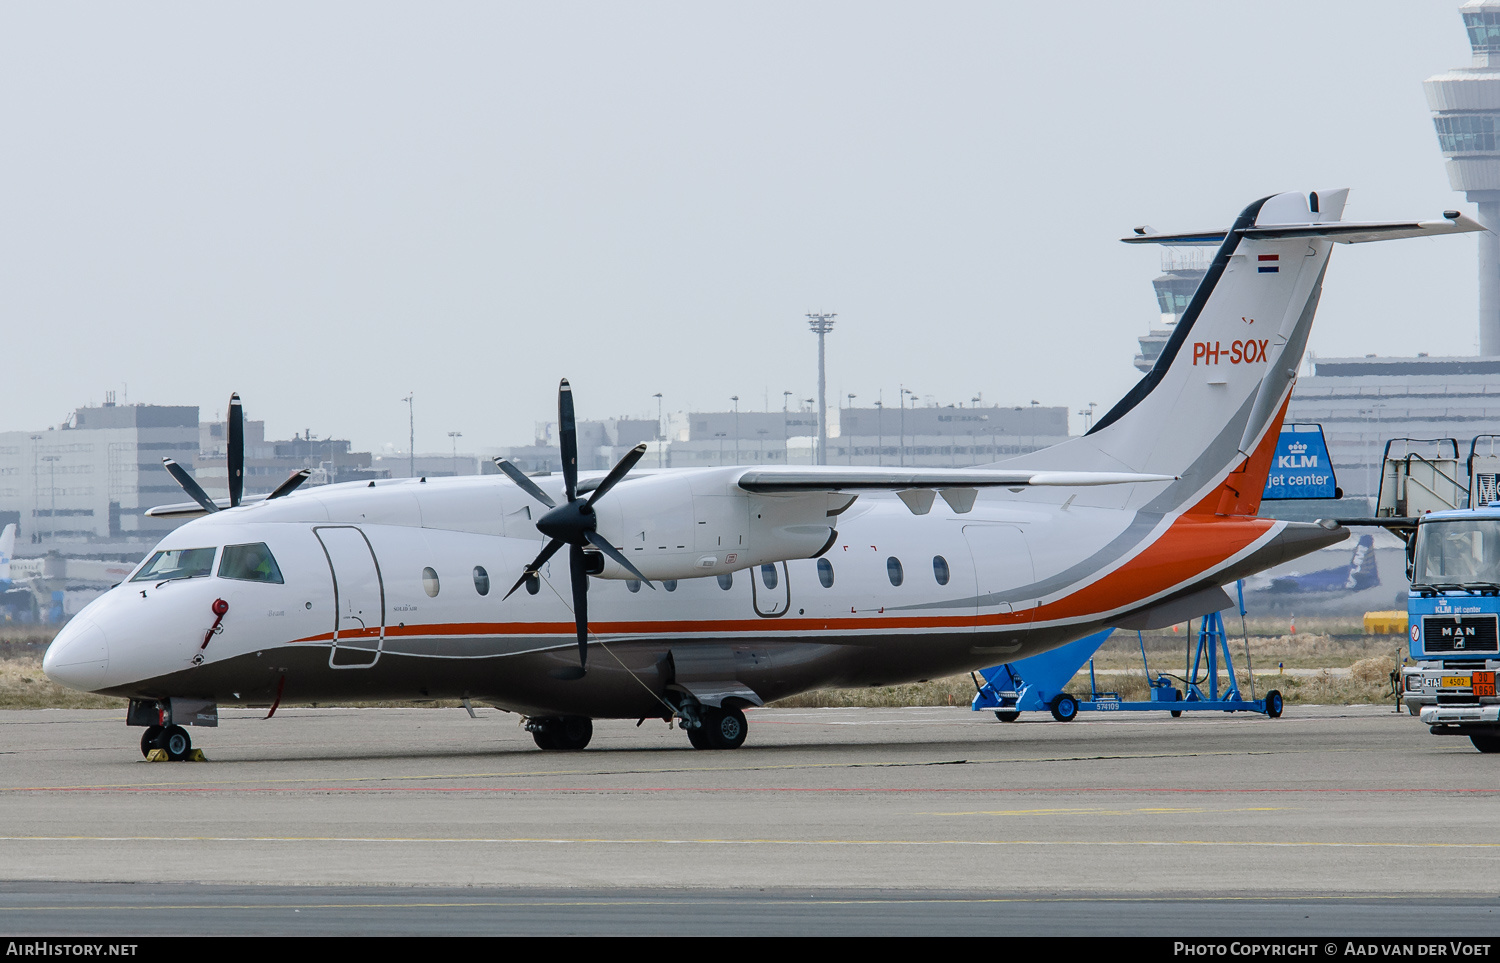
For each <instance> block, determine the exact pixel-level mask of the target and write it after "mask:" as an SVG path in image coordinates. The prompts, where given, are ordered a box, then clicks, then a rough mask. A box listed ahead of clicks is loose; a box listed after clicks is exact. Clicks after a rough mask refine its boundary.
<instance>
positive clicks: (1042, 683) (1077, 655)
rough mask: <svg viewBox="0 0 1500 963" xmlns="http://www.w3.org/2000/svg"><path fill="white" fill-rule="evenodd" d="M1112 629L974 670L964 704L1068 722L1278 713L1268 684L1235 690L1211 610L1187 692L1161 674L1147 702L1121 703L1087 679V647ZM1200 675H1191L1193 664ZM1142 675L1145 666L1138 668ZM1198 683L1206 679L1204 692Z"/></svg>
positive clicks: (1276, 695) (1092, 648) (1095, 646)
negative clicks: (1259, 695) (1077, 682)
mask: <svg viewBox="0 0 1500 963" xmlns="http://www.w3.org/2000/svg"><path fill="white" fill-rule="evenodd" d="M1240 614H1242V615H1243V614H1244V592H1243V590H1241V593H1240ZM1112 632H1114V629H1105V630H1104V631H1102V632H1096V633H1094V634H1093V635H1090V636H1085V637H1084V638H1081V639H1079V640H1078V641H1076V642H1069V643H1068V644H1067V645H1064V646H1062V647H1060V648H1056V649H1053V650H1052V651H1050V652H1043V653H1042V654H1041V655H1033V656H1031V657H1030V658H1026V659H1021V660H1020V661H1017V662H1007V663H1005V664H1003V665H997V666H993V667H991V668H988V669H982V670H980V675H981V676H982V677H983V678H984V682H983V684H982V685H981V684H979V682H978V680H977V679H976V680H975V683H976V686H977V687H978V689H979V691H978V693H976V694H975V696H974V702H973V704H972V708H973V710H974V711H975V712H993V713H995V717H996V718H997V719H999V720H1000V721H1001V722H1014V721H1016V720H1017V719H1018V718H1020V716H1021V713H1022V712H1040V711H1042V710H1046V711H1049V712H1051V713H1052V718H1054V719H1056V720H1057V721H1058V722H1071V721H1072V720H1073V719H1075V718H1077V716H1078V713H1080V712H1160V711H1167V712H1170V713H1172V715H1173V716H1174V717H1175V716H1180V715H1182V714H1183V713H1184V712H1255V713H1260V714H1263V715H1266V716H1269V717H1270V718H1272V719H1275V718H1278V717H1279V716H1280V715H1281V709H1282V698H1281V693H1280V692H1278V691H1277V690H1275V689H1272V690H1271V691H1269V692H1267V693H1266V697H1265V698H1264V699H1246V698H1244V696H1243V695H1241V694H1240V690H1239V686H1238V684H1237V683H1236V682H1235V680H1234V659H1233V657H1232V656H1231V655H1230V654H1229V639H1228V637H1227V636H1226V635H1225V632H1224V618H1223V616H1222V615H1220V614H1219V613H1218V612H1211V613H1209V614H1208V615H1205V616H1203V617H1202V618H1201V619H1200V620H1199V628H1198V641H1197V643H1196V644H1195V645H1194V646H1193V648H1192V650H1191V652H1190V654H1189V657H1188V660H1187V663H1188V664H1187V666H1186V667H1185V668H1186V673H1185V674H1184V676H1183V678H1184V679H1186V680H1189V681H1188V682H1187V683H1186V688H1187V693H1186V695H1184V694H1183V691H1182V690H1181V689H1178V688H1177V687H1176V686H1175V685H1173V684H1172V680H1171V679H1170V678H1168V677H1167V676H1165V675H1158V676H1156V678H1155V679H1151V699H1150V701H1148V702H1125V701H1124V700H1122V699H1121V698H1120V696H1119V694H1118V693H1115V692H1100V691H1099V687H1098V686H1097V685H1096V684H1095V681H1094V653H1095V652H1098V651H1099V647H1100V646H1101V645H1103V644H1104V641H1105V640H1106V639H1108V638H1109V636H1110V634H1111V633H1112ZM1136 637H1137V639H1138V640H1139V641H1140V643H1141V662H1142V663H1143V664H1146V645H1145V641H1144V639H1142V638H1141V635H1140V633H1139V632H1137V633H1136ZM1221 653H1222V655H1223V659H1224V668H1225V669H1226V670H1228V673H1229V684H1228V687H1227V688H1226V689H1225V690H1224V692H1223V693H1222V694H1221V693H1220V692H1219V656H1220V654H1221ZM1085 663H1087V664H1088V667H1089V698H1088V699H1086V700H1081V699H1078V698H1076V697H1074V696H1072V695H1069V694H1068V693H1067V692H1064V691H1063V687H1064V686H1066V685H1067V684H1068V683H1069V682H1071V681H1072V680H1073V677H1074V676H1075V675H1077V674H1078V670H1079V669H1081V668H1083V666H1084V664H1085ZM1200 669H1202V670H1204V678H1203V679H1201V680H1200V679H1199V675H1198V673H1199V670H1200ZM1146 676H1147V678H1148V679H1149V678H1150V676H1151V670H1150V667H1149V665H1147V666H1146ZM1200 682H1203V683H1207V685H1208V691H1207V692H1204V691H1203V689H1202V688H1201V686H1200Z"/></svg>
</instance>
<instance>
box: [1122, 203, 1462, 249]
mask: <svg viewBox="0 0 1500 963" xmlns="http://www.w3.org/2000/svg"><path fill="white" fill-rule="evenodd" d="M1484 230H1488V228H1486V227H1485V226H1484V225H1483V224H1480V223H1479V222H1478V221H1476V220H1474V219H1473V218H1472V217H1468V216H1467V215H1464V214H1461V213H1459V212H1458V211H1444V212H1443V216H1442V218H1441V219H1440V220H1435V221H1328V222H1325V223H1321V224H1320V223H1315V222H1307V223H1301V224H1256V225H1252V226H1250V227H1243V228H1239V229H1238V230H1236V231H1234V234H1235V235H1236V236H1238V237H1245V238H1252V239H1256V240H1285V239H1287V238H1293V237H1326V238H1328V239H1329V240H1330V241H1337V242H1338V243H1340V244H1361V243H1364V242H1365V241H1394V240H1396V239H1398V238H1403V237H1435V236H1437V235H1439V234H1464V233H1467V232H1470V231H1484ZM1135 231H1136V232H1135V233H1134V234H1132V235H1130V236H1129V237H1122V238H1120V240H1122V241H1124V242H1125V243H1126V244H1168V245H1172V246H1174V247H1178V246H1191V245H1197V244H1203V245H1208V244H1218V243H1220V242H1222V241H1223V240H1224V238H1225V237H1226V236H1228V234H1229V232H1228V231H1224V230H1219V231H1193V232H1189V233H1185V234H1163V233H1161V232H1159V231H1153V230H1151V229H1150V228H1147V227H1138V228H1136V229H1135Z"/></svg>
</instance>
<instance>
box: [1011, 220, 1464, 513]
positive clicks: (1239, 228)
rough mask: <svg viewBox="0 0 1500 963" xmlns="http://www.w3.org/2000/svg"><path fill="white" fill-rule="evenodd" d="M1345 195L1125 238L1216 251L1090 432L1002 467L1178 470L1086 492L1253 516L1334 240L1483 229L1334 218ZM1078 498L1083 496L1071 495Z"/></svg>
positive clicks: (1126, 501)
mask: <svg viewBox="0 0 1500 963" xmlns="http://www.w3.org/2000/svg"><path fill="white" fill-rule="evenodd" d="M1347 196H1348V191H1347V190H1337V191H1326V192H1320V193H1315V194H1296V193H1292V194H1276V195H1274V196H1271V197H1266V198H1262V199H1261V200H1258V201H1256V202H1255V203H1253V204H1251V205H1250V206H1249V207H1247V208H1245V209H1244V211H1242V212H1241V213H1240V216H1239V217H1238V218H1237V219H1236V220H1235V222H1234V225H1233V226H1232V227H1231V228H1229V229H1228V230H1225V231H1207V232H1197V233H1194V234H1170V235H1169V234H1157V233H1154V232H1149V231H1148V229H1145V228H1142V229H1139V230H1138V232H1137V235H1136V236H1134V237H1128V238H1125V239H1124V240H1125V241H1126V242H1128V243H1162V244H1173V245H1181V244H1214V243H1217V244H1218V250H1217V252H1216V254H1215V256H1214V259H1213V263H1212V265H1211V266H1210V268H1209V270H1208V273H1207V274H1206V276H1205V277H1204V278H1203V281H1202V282H1201V283H1200V284H1199V286H1198V290H1197V292H1196V293H1195V294H1194V295H1193V299H1192V301H1191V302H1190V303H1189V305H1188V308H1187V310H1186V311H1185V312H1184V314H1183V316H1182V320H1181V321H1179V322H1178V323H1177V326H1176V329H1175V330H1174V331H1173V332H1172V335H1171V337H1170V338H1168V340H1167V343H1166V345H1165V346H1164V348H1163V349H1162V353H1161V356H1160V357H1159V358H1158V359H1157V361H1156V364H1155V366H1154V367H1153V368H1152V369H1151V370H1150V371H1149V372H1148V373H1147V374H1146V376H1145V377H1144V378H1142V379H1141V381H1140V383H1139V384H1137V385H1136V386H1135V387H1134V388H1133V389H1131V391H1130V392H1129V393H1128V394H1126V395H1125V397H1124V398H1122V399H1121V400H1120V401H1119V403H1118V404H1116V405H1115V406H1114V407H1113V408H1111V409H1110V410H1109V412H1108V413H1106V414H1105V415H1104V416H1103V417H1102V418H1100V419H1099V420H1098V421H1097V422H1096V423H1095V424H1094V427H1093V428H1092V429H1091V430H1090V431H1089V433H1088V434H1087V435H1085V436H1083V437H1082V438H1074V439H1071V440H1069V441H1067V442H1064V443H1063V444H1061V445H1057V446H1055V447H1053V448H1049V449H1046V450H1045V451H1041V452H1036V453H1034V454H1031V455H1027V456H1023V457H1022V458H1020V459H1016V460H1014V461H1011V462H1007V463H1006V464H1007V467H1010V466H1017V467H1020V466H1024V467H1028V468H1041V467H1047V468H1056V469H1072V470H1082V469H1088V470H1127V471H1138V472H1150V473H1154V474H1163V475H1176V476H1180V481H1177V482H1174V483H1172V484H1170V485H1169V486H1167V490H1165V491H1163V490H1162V488H1161V486H1159V485H1156V486H1131V488H1132V489H1133V490H1131V491H1121V492H1118V493H1105V494H1095V495H1093V496H1091V498H1090V500H1091V501H1092V500H1100V501H1101V502H1102V500H1104V499H1111V500H1112V503H1113V504H1116V505H1119V507H1134V508H1143V509H1145V508H1151V509H1157V510H1161V511H1173V510H1177V511H1182V510H1186V511H1192V512H1202V513H1207V514H1234V515H1239V514H1254V513H1255V512H1256V511H1258V510H1259V507H1260V495H1261V492H1262V490H1263V489H1264V488H1265V482H1266V475H1267V473H1268V471H1269V469H1270V463H1271V456H1272V454H1273V452H1274V450H1275V444H1276V436H1277V433H1278V431H1279V429H1280V426H1281V422H1282V418H1283V416H1284V414H1285V411H1286V405H1287V402H1288V400H1289V399H1290V397H1291V390H1292V384H1293V382H1294V381H1295V379H1296V375H1297V368H1298V366H1299V365H1300V364H1301V360H1302V355H1303V352H1304V350H1305V349H1306V347H1307V338H1308V334H1309V332H1310V331H1311V330H1312V320H1313V314H1314V312H1315V311H1316V310H1317V306H1318V298H1319V296H1320V294H1321V293H1322V289H1323V276H1324V272H1325V271H1326V270H1327V267H1328V256H1329V253H1330V252H1331V251H1332V249H1333V245H1334V244H1335V243H1354V242H1360V241H1374V240H1383V239H1387V238H1395V237H1420V236H1425V235H1429V234H1451V233H1458V232H1462V231H1479V230H1483V229H1484V228H1483V227H1482V226H1481V225H1479V224H1478V223H1476V222H1475V221H1472V220H1470V219H1468V218H1466V217H1463V216H1462V215H1460V214H1459V213H1458V212H1457V211H1449V212H1447V213H1446V214H1445V217H1444V219H1443V220H1441V221H1424V222H1415V221H1403V222H1388V223H1387V222H1382V223H1351V222H1346V221H1341V220H1340V219H1339V218H1340V216H1341V215H1342V213H1343V209H1344V201H1345V199H1346V197H1347ZM1084 497H1085V496H1082V495H1080V499H1082V498H1084Z"/></svg>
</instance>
